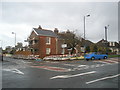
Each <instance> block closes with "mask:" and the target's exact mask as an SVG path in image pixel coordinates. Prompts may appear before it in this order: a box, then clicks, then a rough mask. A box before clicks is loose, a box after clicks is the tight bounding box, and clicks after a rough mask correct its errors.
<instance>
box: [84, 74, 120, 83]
mask: <svg viewBox="0 0 120 90" xmlns="http://www.w3.org/2000/svg"><path fill="white" fill-rule="evenodd" d="M118 76H120V74H117V75H114V76H109V77H104V78H100V79H96V80H93V81H89V82H86V84H90V83H94V82H97V81H101V80H105V79H109V78H115V77H118Z"/></svg>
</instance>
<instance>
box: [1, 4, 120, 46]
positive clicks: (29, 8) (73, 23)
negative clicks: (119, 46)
mask: <svg viewBox="0 0 120 90" xmlns="http://www.w3.org/2000/svg"><path fill="white" fill-rule="evenodd" d="M87 14H90V17H86V39H89V40H91V41H93V42H96V41H98V40H100V39H103V38H104V26H105V25H108V24H109V25H110V27H109V31H108V40H109V41H117V39H118V38H117V37H118V35H117V33H118V28H117V27H118V6H117V2H86V3H85V2H72V3H70V2H60V3H58V2H3V3H2V23H1V25H2V26H0V27H1V28H2V30H3V32H2V33H1V35H0V36H1V37H0V39H2V40H5V39H6V40H7V39H8V38H9V39H11V45H14V39H13V35H11V32H12V31H14V32H16V33H17V38H18V39H17V40H18V41H21V42H23V41H24V39H25V38H27V36H28V35H29V34H30V32H31V30H32V28H33V27H38V25H41V26H42V27H43V28H46V29H51V30H54V28H58V29H59V30H60V31H65V30H67V29H70V30H76V29H77V34H80V35H83V30H84V27H83V26H84V25H83V23H84V22H83V17H84V15H87ZM113 33H114V34H113ZM3 36H4V37H3ZM6 45H7V44H6Z"/></svg>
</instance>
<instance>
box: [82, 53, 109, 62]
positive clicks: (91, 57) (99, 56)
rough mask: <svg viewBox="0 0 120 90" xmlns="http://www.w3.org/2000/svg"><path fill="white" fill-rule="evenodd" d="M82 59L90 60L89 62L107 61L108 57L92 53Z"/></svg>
mask: <svg viewBox="0 0 120 90" xmlns="http://www.w3.org/2000/svg"><path fill="white" fill-rule="evenodd" d="M84 57H85V59H86V60H90V59H91V60H94V59H107V58H108V55H107V54H100V53H97V52H94V53H89V54H86V55H85V56H84Z"/></svg>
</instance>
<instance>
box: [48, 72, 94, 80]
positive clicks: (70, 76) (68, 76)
mask: <svg viewBox="0 0 120 90" xmlns="http://www.w3.org/2000/svg"><path fill="white" fill-rule="evenodd" d="M93 73H96V71H91V72H86V73H80V74H76V75H60V76H54V77H51V78H50V79H56V78H72V77H77V76H82V75H87V74H93Z"/></svg>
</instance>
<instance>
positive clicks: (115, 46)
mask: <svg viewBox="0 0 120 90" xmlns="http://www.w3.org/2000/svg"><path fill="white" fill-rule="evenodd" d="M108 44H109V45H108V47H109V48H110V50H111V51H112V52H114V53H116V54H119V53H120V44H119V43H117V42H109V43H108Z"/></svg>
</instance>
